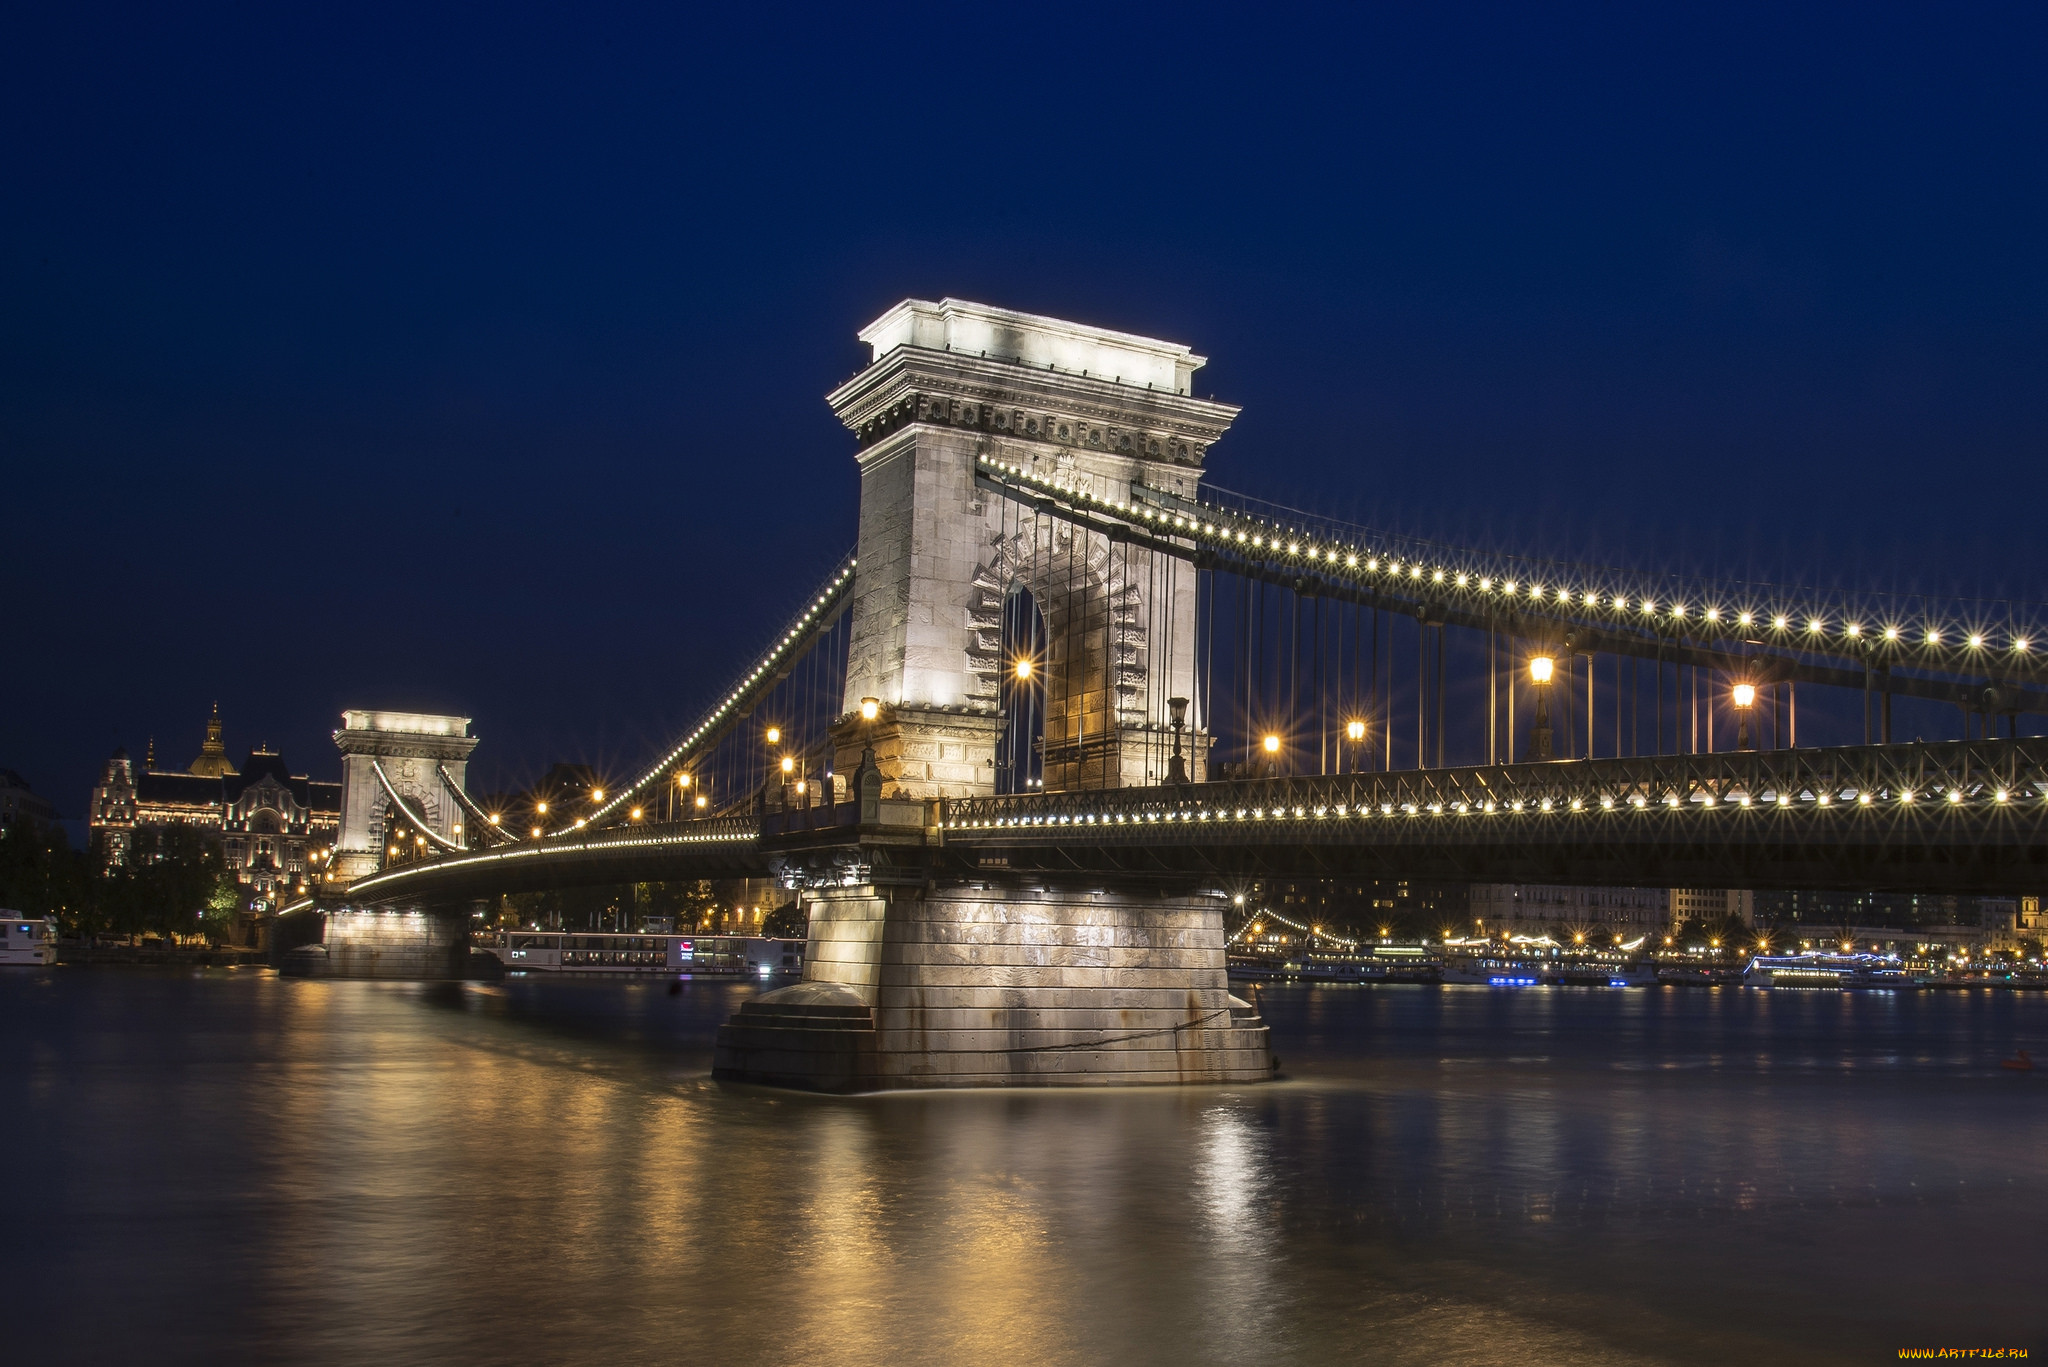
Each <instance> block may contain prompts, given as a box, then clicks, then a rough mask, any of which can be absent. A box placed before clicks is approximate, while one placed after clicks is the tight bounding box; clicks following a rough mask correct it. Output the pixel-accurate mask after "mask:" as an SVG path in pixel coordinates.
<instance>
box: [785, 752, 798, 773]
mask: <svg viewBox="0 0 2048 1367" xmlns="http://www.w3.org/2000/svg"><path fill="white" fill-rule="evenodd" d="M782 772H783V773H785V774H793V773H795V772H796V761H795V760H794V759H791V758H790V757H789V756H788V755H784V756H783V757H782Z"/></svg>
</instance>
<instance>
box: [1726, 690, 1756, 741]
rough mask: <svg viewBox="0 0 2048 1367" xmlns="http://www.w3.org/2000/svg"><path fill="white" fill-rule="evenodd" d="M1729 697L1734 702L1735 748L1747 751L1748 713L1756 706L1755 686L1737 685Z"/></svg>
mask: <svg viewBox="0 0 2048 1367" xmlns="http://www.w3.org/2000/svg"><path fill="white" fill-rule="evenodd" d="M1729 696H1730V697H1731V698H1733V699H1734V702H1735V748H1736V749H1738V750H1747V749H1749V713H1750V709H1751V708H1753V707H1755V706H1756V685H1755V684H1753V683H1747V682H1745V683H1739V684H1737V685H1735V687H1734V689H1733V690H1732V691H1731V693H1730V695H1729Z"/></svg>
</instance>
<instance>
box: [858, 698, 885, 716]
mask: <svg viewBox="0 0 2048 1367" xmlns="http://www.w3.org/2000/svg"><path fill="white" fill-rule="evenodd" d="M881 712H882V700H881V699H880V698H862V699H861V700H860V719H861V720H862V721H873V720H874V719H875V718H876V717H878V716H880V715H881Z"/></svg>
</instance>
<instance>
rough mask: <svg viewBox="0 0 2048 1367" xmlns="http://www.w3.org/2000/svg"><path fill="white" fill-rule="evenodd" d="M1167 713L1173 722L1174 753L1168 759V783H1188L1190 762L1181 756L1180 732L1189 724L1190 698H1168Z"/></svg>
mask: <svg viewBox="0 0 2048 1367" xmlns="http://www.w3.org/2000/svg"><path fill="white" fill-rule="evenodd" d="M1166 714H1167V716H1168V717H1169V718H1170V719H1171V720H1172V722H1173V754H1171V755H1170V756H1168V757H1167V760H1166V781H1167V782H1168V783H1186V782H1187V781H1188V762H1187V760H1185V759H1183V758H1182V757H1181V753H1180V733H1181V728H1183V727H1185V726H1186V725H1187V724H1188V700H1187V699H1186V698H1168V699H1167V700H1166Z"/></svg>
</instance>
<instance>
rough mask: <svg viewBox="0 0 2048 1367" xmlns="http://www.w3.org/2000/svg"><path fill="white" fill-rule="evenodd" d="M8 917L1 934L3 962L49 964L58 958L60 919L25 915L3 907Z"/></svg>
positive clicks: (2, 914)
mask: <svg viewBox="0 0 2048 1367" xmlns="http://www.w3.org/2000/svg"><path fill="white" fill-rule="evenodd" d="M0 916H4V917H6V918H7V921H6V924H5V927H4V929H5V931H6V934H5V935H0V964H25V965H28V966H31V967H37V968H46V967H48V966H49V965H51V964H54V963H56V962H57V922H56V919H55V918H54V917H49V916H24V915H22V914H21V913H20V912H18V911H0Z"/></svg>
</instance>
